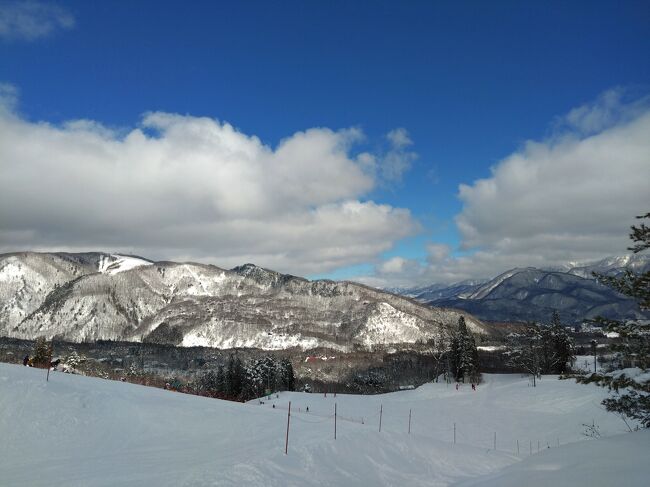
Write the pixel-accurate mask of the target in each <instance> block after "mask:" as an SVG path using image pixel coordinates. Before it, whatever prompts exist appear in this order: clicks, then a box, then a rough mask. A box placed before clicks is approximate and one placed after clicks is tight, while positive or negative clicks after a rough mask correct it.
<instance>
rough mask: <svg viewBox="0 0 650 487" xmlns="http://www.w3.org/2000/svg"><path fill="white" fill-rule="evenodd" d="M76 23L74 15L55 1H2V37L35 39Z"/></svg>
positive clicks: (0, 25)
mask: <svg viewBox="0 0 650 487" xmlns="http://www.w3.org/2000/svg"><path fill="white" fill-rule="evenodd" d="M74 25H75V19H74V16H73V15H72V14H71V13H70V12H68V11H67V10H65V9H64V8H62V7H60V6H58V5H55V4H53V3H43V2H36V1H2V2H0V39H5V40H25V41H33V40H35V39H39V38H41V37H47V36H48V35H50V34H52V33H54V32H55V31H57V30H64V29H71V28H72V27H74Z"/></svg>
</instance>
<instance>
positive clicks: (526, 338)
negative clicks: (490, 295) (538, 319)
mask: <svg viewBox="0 0 650 487" xmlns="http://www.w3.org/2000/svg"><path fill="white" fill-rule="evenodd" d="M504 356H505V358H506V364H507V365H508V366H510V367H513V368H515V369H521V370H523V371H525V372H527V373H529V374H530V375H532V377H533V386H535V385H536V379H537V377H539V376H540V374H541V373H542V360H543V356H544V345H543V341H542V334H541V333H540V330H539V327H537V326H536V325H534V324H530V325H529V326H527V327H526V328H525V329H524V330H523V331H522V332H519V333H510V334H509V335H508V337H507V345H506V351H505V352H504Z"/></svg>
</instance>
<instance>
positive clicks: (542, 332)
mask: <svg viewBox="0 0 650 487" xmlns="http://www.w3.org/2000/svg"><path fill="white" fill-rule="evenodd" d="M504 355H505V358H506V363H507V364H508V365H509V366H510V367H513V368H515V369H520V370H523V371H525V372H527V373H529V374H531V375H532V376H533V386H535V385H536V378H537V377H539V376H540V375H541V374H561V373H564V372H565V371H566V368H567V365H568V364H569V363H570V362H571V361H572V360H573V358H574V357H575V348H574V344H573V340H572V339H571V337H570V336H569V334H568V333H567V332H566V330H565V329H564V327H563V326H562V323H560V316H559V314H558V313H557V312H554V313H553V316H552V318H551V323H550V324H549V325H548V326H539V325H536V324H534V323H530V324H528V325H527V326H526V327H525V328H524V330H523V331H521V332H519V333H510V334H509V335H508V337H507V346H506V351H505V352H504Z"/></svg>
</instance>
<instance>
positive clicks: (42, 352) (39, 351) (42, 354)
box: [32, 337, 52, 367]
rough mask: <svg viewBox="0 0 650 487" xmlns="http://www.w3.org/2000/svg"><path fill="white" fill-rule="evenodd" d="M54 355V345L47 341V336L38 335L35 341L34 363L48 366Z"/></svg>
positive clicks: (37, 365) (38, 365)
mask: <svg viewBox="0 0 650 487" xmlns="http://www.w3.org/2000/svg"><path fill="white" fill-rule="evenodd" d="M51 355H52V345H51V344H49V343H47V340H45V337H38V338H37V339H36V343H34V356H33V357H32V363H33V364H34V366H36V367H47V366H48V365H49V360H50V357H51Z"/></svg>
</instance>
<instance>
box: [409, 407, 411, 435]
mask: <svg viewBox="0 0 650 487" xmlns="http://www.w3.org/2000/svg"><path fill="white" fill-rule="evenodd" d="M410 434H411V410H410V409H409V435H410Z"/></svg>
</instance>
